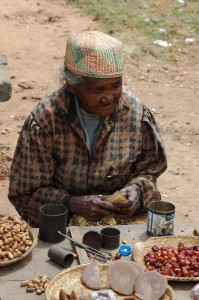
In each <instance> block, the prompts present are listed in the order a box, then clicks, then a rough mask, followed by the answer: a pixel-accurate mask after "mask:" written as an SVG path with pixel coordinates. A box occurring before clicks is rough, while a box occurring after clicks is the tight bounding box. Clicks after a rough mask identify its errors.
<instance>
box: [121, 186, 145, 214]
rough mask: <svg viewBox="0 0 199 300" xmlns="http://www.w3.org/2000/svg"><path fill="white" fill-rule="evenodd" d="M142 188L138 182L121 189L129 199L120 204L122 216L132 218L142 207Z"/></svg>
mask: <svg viewBox="0 0 199 300" xmlns="http://www.w3.org/2000/svg"><path fill="white" fill-rule="evenodd" d="M139 189H140V188H139V187H138V186H137V185H136V184H131V185H128V186H126V187H124V188H123V189H121V190H120V192H121V194H122V195H124V196H125V197H126V198H127V200H125V201H124V202H122V203H121V204H120V212H119V213H118V215H119V216H120V217H121V218H130V217H132V215H133V214H134V213H135V212H136V211H137V210H138V209H139V208H140V199H139V197H140V190H139Z"/></svg>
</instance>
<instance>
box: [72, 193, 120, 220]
mask: <svg viewBox="0 0 199 300" xmlns="http://www.w3.org/2000/svg"><path fill="white" fill-rule="evenodd" d="M69 210H70V211H71V212H72V213H74V214H77V215H81V216H83V217H85V218H86V219H89V220H92V221H100V220H101V219H102V218H103V217H105V216H108V215H110V214H111V213H113V212H117V211H119V210H120V208H119V207H117V206H116V205H113V204H112V203H109V202H107V201H103V196H101V195H89V196H74V197H72V198H71V199H70V203H69Z"/></svg>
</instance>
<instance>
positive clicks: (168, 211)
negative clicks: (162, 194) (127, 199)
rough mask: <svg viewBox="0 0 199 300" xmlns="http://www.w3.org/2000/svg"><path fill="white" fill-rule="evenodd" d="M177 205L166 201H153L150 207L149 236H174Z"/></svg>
mask: <svg viewBox="0 0 199 300" xmlns="http://www.w3.org/2000/svg"><path fill="white" fill-rule="evenodd" d="M174 216H175V205H173V204H172V203H170V202H166V201H152V202H151V203H149V205H148V223H147V235H148V236H170V235H173V234H174Z"/></svg>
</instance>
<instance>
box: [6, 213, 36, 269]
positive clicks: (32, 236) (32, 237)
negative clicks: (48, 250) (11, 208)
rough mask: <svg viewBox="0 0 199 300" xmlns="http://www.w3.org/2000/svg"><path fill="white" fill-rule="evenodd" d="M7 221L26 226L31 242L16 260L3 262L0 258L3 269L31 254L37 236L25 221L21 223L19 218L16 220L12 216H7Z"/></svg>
mask: <svg viewBox="0 0 199 300" xmlns="http://www.w3.org/2000/svg"><path fill="white" fill-rule="evenodd" d="M3 217H6V216H5V215H0V219H2V218H3ZM9 219H10V220H18V221H19V222H20V223H21V224H24V225H26V226H27V229H28V232H29V236H30V239H31V241H32V245H31V246H30V247H29V249H28V250H27V251H26V252H24V253H23V254H22V255H21V256H20V257H17V258H14V259H9V260H7V261H3V260H2V259H1V258H0V267H5V266H7V265H11V264H14V263H16V262H18V261H20V260H23V259H24V258H25V257H26V256H28V255H29V254H30V253H31V252H32V250H33V248H34V247H35V246H36V245H37V236H36V235H35V234H34V232H33V231H32V228H31V227H30V226H28V224H27V223H26V222H25V221H23V220H21V219H19V218H16V217H12V216H9Z"/></svg>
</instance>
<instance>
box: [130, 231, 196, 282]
mask: <svg viewBox="0 0 199 300" xmlns="http://www.w3.org/2000/svg"><path fill="white" fill-rule="evenodd" d="M180 241H183V242H184V243H185V245H186V246H188V247H191V246H194V245H199V236H170V237H151V238H149V239H148V240H147V241H146V242H138V243H136V244H135V246H134V250H133V260H134V261H136V262H138V263H139V264H141V265H142V266H144V268H145V269H146V265H145V263H144V255H145V254H147V252H148V251H150V250H151V247H153V246H154V245H157V246H158V247H160V246H168V247H174V248H177V246H178V243H179V242H180ZM166 277H167V279H168V280H170V281H199V277H173V276H166Z"/></svg>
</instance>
